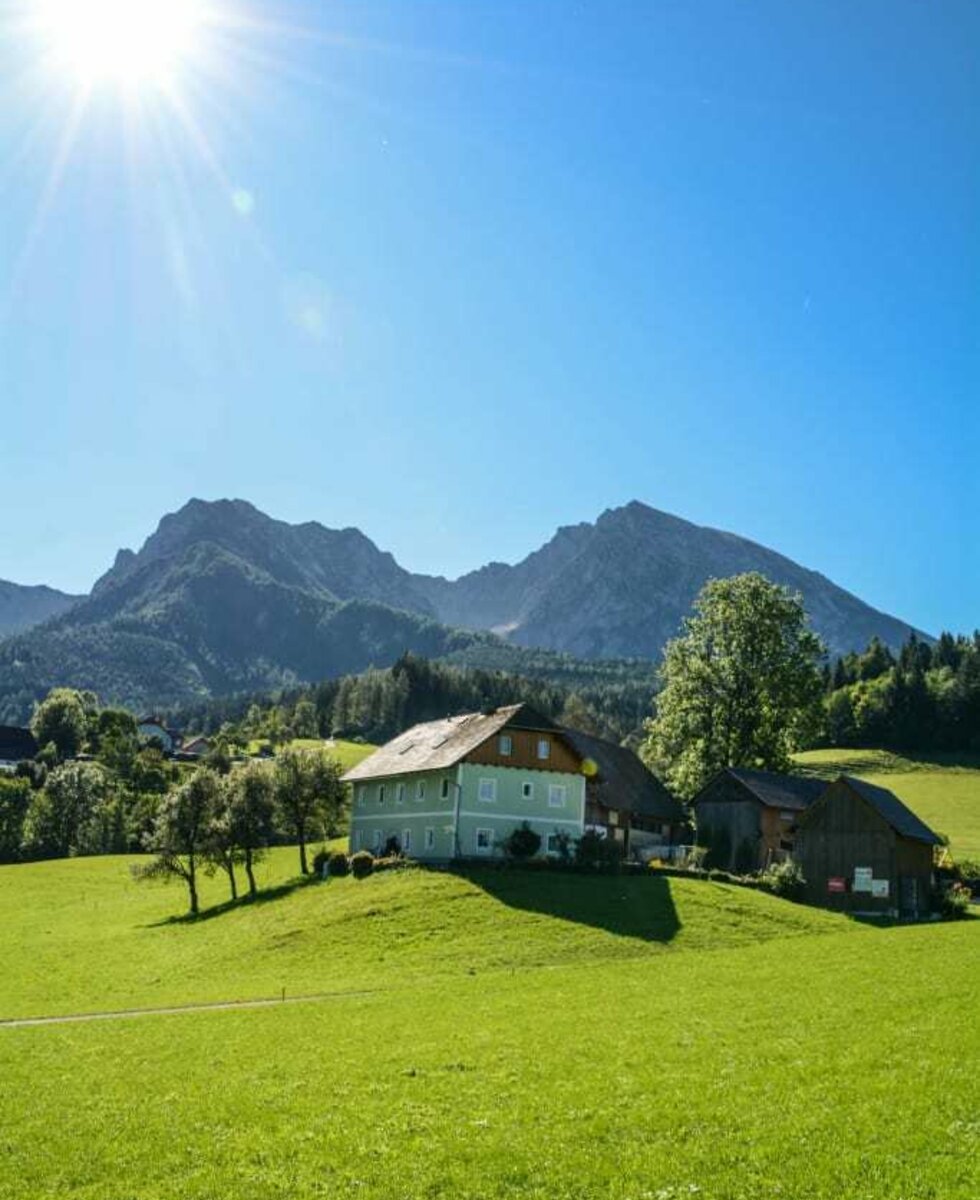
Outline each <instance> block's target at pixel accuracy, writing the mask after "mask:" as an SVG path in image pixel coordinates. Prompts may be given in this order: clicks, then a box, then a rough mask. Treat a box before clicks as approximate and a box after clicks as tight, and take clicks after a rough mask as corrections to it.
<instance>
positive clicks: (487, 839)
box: [476, 829, 493, 854]
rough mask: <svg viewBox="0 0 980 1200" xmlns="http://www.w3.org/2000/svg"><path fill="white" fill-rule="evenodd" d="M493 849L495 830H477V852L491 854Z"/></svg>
mask: <svg viewBox="0 0 980 1200" xmlns="http://www.w3.org/2000/svg"><path fill="white" fill-rule="evenodd" d="M492 849H493V830H492V829H478V830H477V831H476V852H477V854H489V853H490V851H491V850H492Z"/></svg>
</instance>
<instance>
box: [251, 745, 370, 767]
mask: <svg viewBox="0 0 980 1200" xmlns="http://www.w3.org/2000/svg"><path fill="white" fill-rule="evenodd" d="M265 744H266V743H265V742H263V740H262V739H261V738H256V739H253V740H252V741H251V742H249V743H248V745H247V746H246V747H245V749H246V752H247V753H248V754H258V752H259V747H260V746H262V745H265ZM289 745H290V747H291V748H293V749H295V750H326V752H327V753H328V754H329V755H330V756H331V757H332V758H336V759H337V760H338V761H339V762H340V765H341V766H342V767H343V768H344V770H345V771H349V770H350V768H351V767H356V766H357V764H358V763H359V762H360V761H361V760H362V759H365V758H367V756H368V755H369V754H373V753H374V751H375V749H376V747H375V746H372V745H369V744H367V743H365V742H345V741H344V740H343V739H342V738H327V739H324V738H294V739H293V740H292V741H291V742H290V743H289Z"/></svg>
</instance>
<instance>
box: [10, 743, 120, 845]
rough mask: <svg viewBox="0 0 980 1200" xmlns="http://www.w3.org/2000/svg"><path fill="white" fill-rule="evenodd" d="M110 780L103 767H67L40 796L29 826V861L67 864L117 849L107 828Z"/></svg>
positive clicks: (70, 764) (26, 834) (72, 764)
mask: <svg viewBox="0 0 980 1200" xmlns="http://www.w3.org/2000/svg"><path fill="white" fill-rule="evenodd" d="M110 782H111V781H110V777H109V776H108V775H107V773H106V772H105V770H104V769H103V768H102V767H101V766H100V765H99V764H98V763H90V762H66V763H62V764H61V766H59V767H55V769H54V770H53V771H51V773H50V774H49V775H48V778H47V782H46V783H45V785H44V788H43V789H42V790H41V791H39V792H35V793H34V796H33V797H32V799H31V805H30V808H29V809H28V811H27V816H26V818H25V821H24V849H25V852H26V853H27V855H28V856H29V857H39V858H66V857H67V856H68V855H69V854H98V853H101V852H104V851H107V850H112V849H117V848H118V847H117V846H114V845H112V844H111V836H110V833H109V831H108V830H107V829H105V828H104V822H105V821H106V820H108V819H110V814H109V801H110V799H111V788H110Z"/></svg>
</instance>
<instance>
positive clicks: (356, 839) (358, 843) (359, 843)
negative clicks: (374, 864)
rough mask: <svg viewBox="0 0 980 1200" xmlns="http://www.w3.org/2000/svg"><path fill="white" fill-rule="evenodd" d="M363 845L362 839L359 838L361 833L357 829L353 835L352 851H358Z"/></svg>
mask: <svg viewBox="0 0 980 1200" xmlns="http://www.w3.org/2000/svg"><path fill="white" fill-rule="evenodd" d="M363 844H364V839H363V837H362V836H361V831H360V830H359V829H358V830H357V832H356V833H355V834H354V849H355V850H360V848H361V846H362V845H363Z"/></svg>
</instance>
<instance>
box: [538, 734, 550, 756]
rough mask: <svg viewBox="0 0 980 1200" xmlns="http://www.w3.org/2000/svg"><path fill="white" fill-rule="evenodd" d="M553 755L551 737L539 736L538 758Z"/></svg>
mask: <svg viewBox="0 0 980 1200" xmlns="http://www.w3.org/2000/svg"><path fill="white" fill-rule="evenodd" d="M550 757H551V741H550V739H549V738H538V758H541V759H545V758H550Z"/></svg>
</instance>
